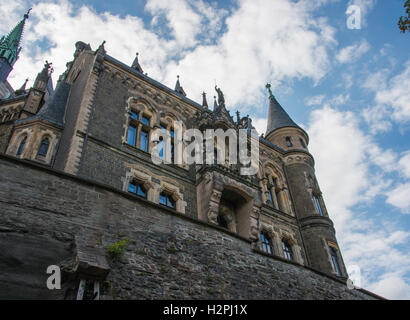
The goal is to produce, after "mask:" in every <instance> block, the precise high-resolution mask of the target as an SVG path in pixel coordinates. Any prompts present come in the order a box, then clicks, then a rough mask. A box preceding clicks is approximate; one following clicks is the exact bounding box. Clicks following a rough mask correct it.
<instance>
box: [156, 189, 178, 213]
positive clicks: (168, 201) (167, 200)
mask: <svg viewBox="0 0 410 320" xmlns="http://www.w3.org/2000/svg"><path fill="white" fill-rule="evenodd" d="M159 203H160V204H161V205H163V206H166V207H169V208H171V209H175V201H174V199H172V197H171V196H170V195H169V194H166V193H164V192H162V193H161V194H160V195H159Z"/></svg>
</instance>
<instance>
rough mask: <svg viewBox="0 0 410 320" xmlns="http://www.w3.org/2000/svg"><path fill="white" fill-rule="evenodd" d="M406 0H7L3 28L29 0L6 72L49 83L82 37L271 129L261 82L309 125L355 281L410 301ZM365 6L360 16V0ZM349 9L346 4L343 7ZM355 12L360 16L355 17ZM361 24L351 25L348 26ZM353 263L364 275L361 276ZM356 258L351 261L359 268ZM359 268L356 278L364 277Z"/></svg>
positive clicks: (1, 1)
mask: <svg viewBox="0 0 410 320" xmlns="http://www.w3.org/2000/svg"><path fill="white" fill-rule="evenodd" d="M403 4H404V0H389V1H386V0H317V1H311V0H229V1H228V0H227V1H217V2H216V1H206V0H195V1H194V0H134V1H131V0H123V1H120V0H119V1H103V0H98V1H97V0H94V1H85V0H53V1H52V0H49V1H47V0H41V1H26V0H14V1H9V0H0V15H1V17H2V18H1V19H0V35H1V34H3V35H5V34H7V33H8V32H9V31H10V30H11V29H12V28H13V27H14V26H15V24H16V23H17V22H18V21H19V20H20V19H21V18H22V16H23V15H24V13H25V12H26V11H27V9H28V8H31V7H32V8H33V10H32V11H31V14H30V19H29V20H28V22H27V25H26V28H25V32H24V38H23V41H22V46H23V50H22V52H21V55H20V59H19V60H18V61H17V63H16V65H15V67H14V70H13V71H12V73H11V75H10V77H9V82H10V83H11V84H12V85H13V86H14V88H19V87H20V86H21V85H22V84H23V83H24V79H26V78H27V77H28V78H29V84H28V85H31V84H32V83H33V81H34V79H35V77H36V75H37V73H38V72H40V71H41V69H42V67H43V65H44V62H45V60H48V61H51V62H53V67H54V69H55V72H54V74H53V80H54V83H55V82H56V81H57V79H58V76H59V75H60V74H61V73H63V72H64V71H65V68H66V66H65V65H66V63H67V62H69V61H71V60H72V59H73V53H74V50H75V47H74V45H75V43H76V42H77V41H80V40H81V41H83V42H85V43H90V45H91V47H92V48H93V49H96V48H97V47H98V46H99V45H100V44H101V43H102V42H103V41H104V40H105V41H107V42H106V44H105V48H106V50H107V52H108V54H109V55H110V56H112V57H114V58H116V59H118V60H120V61H122V62H124V63H126V64H129V65H131V63H132V61H133V60H134V58H135V53H136V52H139V60H140V64H141V66H142V68H143V69H144V72H146V73H148V76H149V77H151V78H153V79H155V80H157V81H160V82H161V83H163V84H165V85H167V86H168V87H170V88H174V86H175V82H176V78H177V75H180V81H181V85H182V86H183V87H184V90H185V92H186V93H187V95H188V97H189V98H190V99H192V100H194V101H197V102H198V103H201V102H202V96H201V93H202V92H203V91H205V92H207V95H208V103H209V104H210V105H212V104H213V101H212V100H213V96H214V95H216V92H215V91H214V86H215V84H217V85H218V87H220V88H221V89H222V91H223V92H224V94H225V100H226V104H227V108H228V109H229V110H230V112H231V114H232V115H233V114H234V112H235V111H236V110H239V111H240V112H241V114H242V115H248V114H249V115H250V116H251V118H252V119H253V125H254V126H255V127H256V129H257V130H258V132H259V133H264V132H265V130H266V119H267V114H268V94H267V92H266V89H265V85H266V83H267V82H269V83H271V84H272V89H273V92H274V94H275V97H276V98H277V100H278V101H279V102H280V103H281V105H282V106H283V107H284V109H285V110H286V111H287V112H288V113H289V115H290V116H291V117H292V118H293V120H294V121H295V122H296V123H298V124H299V125H300V126H301V127H302V128H304V129H305V130H306V131H307V132H308V134H309V136H310V143H309V150H310V152H311V153H312V155H313V156H314V158H315V162H316V175H317V179H318V182H319V185H320V187H321V190H322V192H323V197H324V200H325V202H326V206H327V209H328V212H329V215H330V218H331V219H332V220H333V222H334V224H335V228H336V236H337V239H338V242H339V245H340V248H341V251H342V255H343V257H344V262H345V264H346V266H347V268H348V270H353V271H352V272H355V277H356V278H355V280H356V285H359V286H360V287H363V288H365V289H367V290H370V291H372V292H375V293H377V294H379V295H382V296H384V297H386V298H389V299H410V250H409V249H410V139H409V138H410V126H409V124H410V33H407V34H403V33H400V30H399V29H398V27H397V21H398V19H399V17H400V16H401V15H404V8H403ZM351 6H355V7H351ZM348 8H355V11H354V13H357V11H356V9H360V12H359V15H358V17H360V19H356V20H353V19H352V17H353V15H352V11H351V10H350V11H349V10H348ZM347 12H349V13H347ZM359 20H360V25H359V24H358V22H359ZM352 23H353V24H354V27H355V28H352V25H351V24H352ZM357 268H359V270H360V276H361V277H360V278H357V274H358V273H357V270H358V269H357ZM354 270H356V271H354ZM359 280H360V281H359Z"/></svg>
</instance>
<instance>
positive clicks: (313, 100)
mask: <svg viewBox="0 0 410 320" xmlns="http://www.w3.org/2000/svg"><path fill="white" fill-rule="evenodd" d="M325 98H326V96H325V95H324V94H320V95H317V96H313V97H308V98H306V99H305V104H306V105H307V106H319V105H321V104H322V103H323V100H324V99H325Z"/></svg>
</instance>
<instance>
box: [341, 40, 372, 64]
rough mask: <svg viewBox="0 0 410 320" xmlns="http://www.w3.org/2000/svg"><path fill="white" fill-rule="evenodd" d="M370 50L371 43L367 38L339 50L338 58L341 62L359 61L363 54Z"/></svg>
mask: <svg viewBox="0 0 410 320" xmlns="http://www.w3.org/2000/svg"><path fill="white" fill-rule="evenodd" d="M369 50H370V45H369V43H368V42H367V41H366V40H362V41H361V42H360V43H359V42H358V43H355V44H352V45H351V46H348V47H345V48H343V49H342V50H340V51H339V53H338V54H337V55H336V60H337V61H338V62H339V63H352V62H355V61H357V60H358V59H359V58H360V57H361V56H362V55H364V54H365V53H366V52H368V51H369Z"/></svg>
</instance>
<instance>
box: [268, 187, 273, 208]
mask: <svg viewBox="0 0 410 320" xmlns="http://www.w3.org/2000/svg"><path fill="white" fill-rule="evenodd" d="M268 201H269V204H270V205H271V206H273V198H272V191H270V189H269V188H268Z"/></svg>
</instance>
